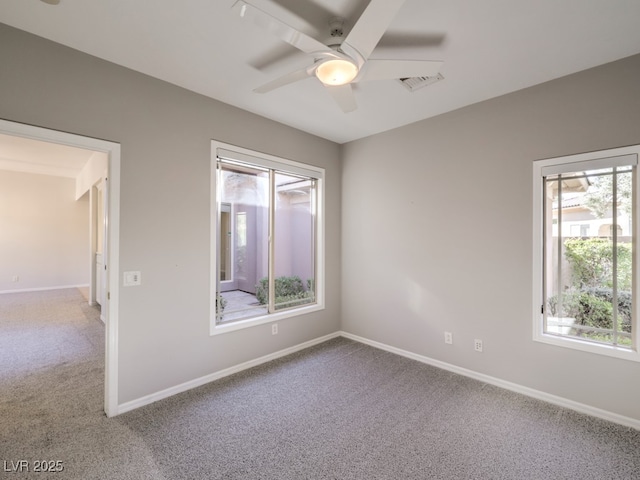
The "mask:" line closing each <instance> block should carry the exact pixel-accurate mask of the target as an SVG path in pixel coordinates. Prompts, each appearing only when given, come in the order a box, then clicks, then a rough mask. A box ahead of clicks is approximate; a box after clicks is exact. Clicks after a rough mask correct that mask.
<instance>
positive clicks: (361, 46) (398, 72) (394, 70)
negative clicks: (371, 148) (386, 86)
mask: <svg viewBox="0 0 640 480" xmlns="http://www.w3.org/2000/svg"><path fill="white" fill-rule="evenodd" d="M404 2H405V0H370V2H369V4H368V5H367V7H366V9H365V10H364V12H363V13H362V15H361V16H360V18H359V19H358V20H357V21H356V22H355V24H354V25H353V28H352V29H351V31H350V32H349V34H348V35H347V36H346V38H343V31H342V26H343V22H344V20H343V19H341V18H334V19H332V20H331V21H330V22H329V26H330V29H331V36H332V41H331V42H328V43H329V45H325V44H324V43H322V42H320V41H318V40H316V39H314V38H312V37H310V36H309V35H306V34H305V33H303V32H301V31H299V30H296V29H295V28H293V27H292V26H290V25H288V24H286V23H285V22H283V21H282V20H280V19H278V18H276V17H274V16H272V15H271V14H269V13H267V12H265V11H263V10H261V9H259V8H258V7H256V6H255V5H252V4H251V3H250V2H248V1H246V0H238V1H237V2H235V3H234V5H233V7H232V10H233V11H234V12H236V13H237V14H238V15H239V16H240V18H241V19H243V20H246V21H250V22H252V23H253V24H255V25H257V26H258V27H260V28H263V29H265V30H266V31H268V32H269V33H271V34H273V35H275V36H276V37H278V38H279V39H281V40H283V41H285V42H287V43H289V44H291V45H293V46H294V47H296V48H298V49H299V50H302V51H303V52H305V53H306V54H308V55H309V56H310V57H311V58H312V59H313V63H312V64H311V65H309V66H308V67H305V68H302V69H300V70H296V71H293V72H290V73H287V74H286V75H284V76H282V77H279V78H276V79H275V80H272V81H270V82H268V83H266V84H264V85H262V86H260V87H258V88H256V89H255V90H254V92H257V93H266V92H270V91H272V90H275V89H276V88H280V87H283V86H285V85H288V84H290V83H293V82H297V81H299V80H304V79H306V78H308V77H313V76H315V77H316V78H317V79H318V80H320V82H322V84H323V85H324V87H325V89H326V90H327V91H328V92H329V94H330V95H331V96H332V97H333V99H334V100H335V101H336V102H337V103H338V105H339V106H340V108H341V109H342V110H343V111H344V112H352V111H354V110H355V109H356V108H357V105H356V100H355V97H354V94H353V88H352V85H351V84H353V83H357V82H364V81H370V80H389V79H399V78H409V77H423V76H424V77H428V76H433V75H436V74H437V73H438V71H439V70H440V67H441V66H442V63H443V62H439V61H430V60H402V59H389V60H380V59H369V56H370V55H371V52H373V49H374V48H375V47H376V45H377V44H378V42H379V41H380V38H382V35H383V34H384V33H385V31H386V30H387V27H388V26H389V24H390V23H391V21H392V20H393V17H394V16H395V15H396V13H397V12H398V10H400V8H401V7H402V5H403V4H404ZM333 39H335V43H333Z"/></svg>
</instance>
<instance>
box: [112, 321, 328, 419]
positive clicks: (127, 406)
mask: <svg viewBox="0 0 640 480" xmlns="http://www.w3.org/2000/svg"><path fill="white" fill-rule="evenodd" d="M339 336H340V332H335V333H331V334H329V335H325V336H323V337H319V338H315V339H313V340H309V341H308V342H304V343H301V344H299V345H294V346H293V347H289V348H285V349H284V350H280V351H278V352H275V353H271V354H269V355H265V356H263V357H260V358H256V359H254V360H249V361H248V362H244V363H241V364H239V365H235V366H233V367H229V368H225V369H224V370H220V371H218V372H214V373H211V374H209V375H205V376H204V377H200V378H196V379H194V380H190V381H188V382H185V383H181V384H180V385H176V386H174V387H170V388H167V389H165V390H161V391H159V392H156V393H152V394H151V395H146V396H144V397H141V398H138V399H136V400H131V401H129V402H125V403H122V404H120V405H118V408H117V412H116V415H119V414H121V413H125V412H128V411H131V410H134V409H136V408H139V407H143V406H145V405H149V404H150V403H153V402H157V401H158V400H162V399H164V398H168V397H171V396H172V395H176V394H178V393H182V392H186V391H187V390H191V389H192V388H196V387H200V386H202V385H205V384H207V383H209V382H213V381H214V380H219V379H220V378H223V377H227V376H229V375H233V374H234V373H238V372H241V371H243V370H247V369H249V368H252V367H256V366H258V365H261V364H263V363H267V362H270V361H272V360H275V359H277V358H280V357H284V356H286V355H290V354H292V353H295V352H298V351H300V350H304V349H305V348H309V347H312V346H314V345H317V344H319V343H322V342H326V341H327V340H331V339H332V338H336V337H339Z"/></svg>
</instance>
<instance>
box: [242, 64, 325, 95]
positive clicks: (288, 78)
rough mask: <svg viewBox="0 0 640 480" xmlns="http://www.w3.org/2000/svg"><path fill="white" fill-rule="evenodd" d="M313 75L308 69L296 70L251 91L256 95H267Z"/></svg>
mask: <svg viewBox="0 0 640 480" xmlns="http://www.w3.org/2000/svg"><path fill="white" fill-rule="evenodd" d="M312 73H313V70H312V69H310V68H309V67H306V68H303V69H300V70H296V71H294V72H290V73H287V74H286V75H283V76H282V77H280V78H276V79H275V80H272V81H270V82H269V83H265V84H264V85H261V86H260V87H258V88H256V89H254V90H253V91H254V92H256V93H267V92H270V91H272V90H275V89H276V88H280V87H284V86H285V85H289V84H290V83H294V82H297V81H299V80H304V79H305V78H308V77H309V76H311V74H312Z"/></svg>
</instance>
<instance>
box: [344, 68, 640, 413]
mask: <svg viewBox="0 0 640 480" xmlns="http://www.w3.org/2000/svg"><path fill="white" fill-rule="evenodd" d="M516 68H517V67H516ZM445 76H446V74H445ZM639 79H640V56H635V57H631V58H628V59H625V60H622V61H619V62H616V63H613V64H609V65H605V66H601V67H598V68H595V69H592V70H588V71H585V72H582V73H579V74H576V75H572V76H569V77H565V78H562V79H558V80H555V81H552V82H549V83H545V84H542V85H539V86H536V87H533V88H529V89H527V90H523V91H520V92H516V93H513V94H510V95H506V96H503V97H500V98H496V99H493V100H490V101H487V102H483V103H479V104H476V105H473V106H470V107H468V108H464V109H461V110H457V111H454V112H451V113H449V114H445V115H441V116H439V117H436V118H433V119H429V120H425V121H422V122H418V123H415V124H412V125H409V126H406V127H403V128H399V129H397V130H394V131H390V132H387V133H383V134H379V135H375V136H373V137H370V138H367V139H363V140H360V141H356V142H352V143H349V144H347V145H345V146H344V149H343V190H342V200H343V216H342V252H343V253H342V255H343V263H342V265H343V268H342V285H343V290H342V306H343V308H342V326H343V330H345V331H347V332H350V333H353V334H356V335H360V336H362V337H366V338H369V339H371V340H375V341H379V342H382V343H385V344H388V345H391V346H394V347H397V348H401V349H404V350H408V351H410V352H413V353H417V354H420V355H424V356H427V357H431V358H434V359H437V360H441V361H444V362H448V363H450V364H454V365H457V366H460V367H464V368H467V369H471V370H473V371H476V372H480V373H483V374H487V375H491V376H494V377H497V378H499V379H503V380H507V381H510V382H514V383H517V384H520V385H524V386H526V387H530V388H534V389H536V390H540V391H543V392H547V393H551V394H554V395H558V396H561V397H564V398H567V399H570V400H574V401H577V402H581V403H584V404H587V405H591V406H594V407H598V408H601V409H604V410H608V411H610V412H614V413H618V414H620V415H624V416H627V417H631V418H634V419H640V382H638V381H637V379H638V378H640V363H635V362H629V361H624V360H618V359H614V358H610V357H603V356H599V355H594V354H590V353H585V352H580V351H576V350H568V349H563V348H559V347H555V346H551V345H546V344H541V343H534V342H533V341H532V312H533V310H532V309H533V307H532V300H531V298H532V240H531V236H532V162H533V160H535V159H542V158H548V157H553V156H560V155H567V154H573V153H580V152H585V151H591V150H597V149H605V148H612V147H618V146H623V145H630V144H637V143H640V81H639ZM445 81H446V80H445ZM416 95H419V93H416ZM445 330H446V331H451V332H453V336H454V344H453V345H445V343H444V337H443V333H444V331H445ZM475 338H479V339H482V340H483V341H484V353H481V354H480V353H476V352H474V351H473V340H474V339H475Z"/></svg>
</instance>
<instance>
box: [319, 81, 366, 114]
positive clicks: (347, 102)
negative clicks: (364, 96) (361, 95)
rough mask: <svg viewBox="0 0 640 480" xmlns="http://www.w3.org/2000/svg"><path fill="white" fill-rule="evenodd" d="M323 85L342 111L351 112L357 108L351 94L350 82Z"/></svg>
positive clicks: (354, 98)
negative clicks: (337, 84)
mask: <svg viewBox="0 0 640 480" xmlns="http://www.w3.org/2000/svg"><path fill="white" fill-rule="evenodd" d="M324 87H325V88H326V89H327V91H328V92H329V94H330V95H331V96H332V97H333V99H334V100H335V101H336V103H337V104H338V105H339V106H340V108H341V109H342V111H343V112H344V113H349V112H353V111H354V110H355V109H356V108H358V105H357V104H356V97H355V96H354V95H353V88H352V87H351V85H350V84H348V83H347V84H346V85H339V86H330V85H325V86H324Z"/></svg>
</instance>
